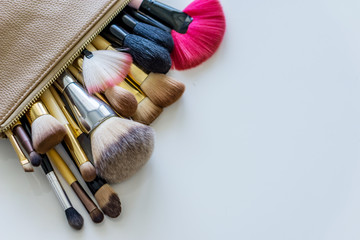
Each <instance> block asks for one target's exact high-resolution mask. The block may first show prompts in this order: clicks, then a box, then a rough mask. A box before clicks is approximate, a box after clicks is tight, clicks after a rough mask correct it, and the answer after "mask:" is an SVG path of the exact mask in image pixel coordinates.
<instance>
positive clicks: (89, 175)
mask: <svg viewBox="0 0 360 240" xmlns="http://www.w3.org/2000/svg"><path fill="white" fill-rule="evenodd" d="M79 169H80V173H81V176H82V177H83V179H84V180H85V181H86V182H91V181H93V180H94V179H95V178H96V170H95V167H94V165H92V164H91V163H90V162H85V163H83V164H81V165H80V167H79Z"/></svg>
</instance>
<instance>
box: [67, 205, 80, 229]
mask: <svg viewBox="0 0 360 240" xmlns="http://www.w3.org/2000/svg"><path fill="white" fill-rule="evenodd" d="M65 215H66V218H67V220H68V222H69V225H70V226H72V227H73V228H75V229H77V230H79V229H81V228H82V226H83V224H84V219H83V217H82V216H81V215H80V213H78V212H77V211H76V209H75V208H73V207H70V208H68V209H66V210H65Z"/></svg>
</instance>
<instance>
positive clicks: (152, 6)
mask: <svg viewBox="0 0 360 240" xmlns="http://www.w3.org/2000/svg"><path fill="white" fill-rule="evenodd" d="M139 10H140V11H142V12H144V13H146V14H148V15H150V16H151V17H153V18H155V19H159V20H160V21H162V22H163V23H164V24H165V25H168V26H169V27H170V28H172V29H174V30H175V31H177V32H179V33H186V32H187V29H188V27H189V24H190V23H191V22H192V17H190V16H189V15H187V14H186V13H184V12H182V11H180V10H178V9H176V8H173V7H170V6H168V5H166V4H163V3H161V2H157V1H154V0H143V2H142V3H141V5H140V8H139Z"/></svg>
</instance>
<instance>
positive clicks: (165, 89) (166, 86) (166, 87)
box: [92, 36, 185, 107]
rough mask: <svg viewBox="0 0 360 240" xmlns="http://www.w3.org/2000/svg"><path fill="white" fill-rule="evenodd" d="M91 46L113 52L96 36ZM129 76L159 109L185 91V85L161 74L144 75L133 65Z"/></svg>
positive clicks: (169, 103)
mask: <svg viewBox="0 0 360 240" xmlns="http://www.w3.org/2000/svg"><path fill="white" fill-rule="evenodd" d="M92 44H93V45H94V46H95V47H96V48H97V49H101V50H115V49H114V48H113V47H112V46H111V43H110V42H109V41H107V40H106V39H105V38H103V37H101V36H96V37H95V39H94V40H93V41H92ZM130 76H131V78H132V79H133V80H135V82H136V83H137V84H138V86H139V87H140V88H141V90H142V91H143V92H144V93H145V94H146V95H147V96H148V97H149V98H150V99H151V101H152V102H153V103H154V104H156V105H157V106H160V107H167V106H169V105H171V104H172V103H174V102H175V101H176V100H178V99H179V98H180V97H181V95H182V94H183V92H184V91H185V85H184V84H183V83H182V82H179V81H176V80H175V79H173V78H170V77H168V76H166V75H165V74H161V73H149V74H146V73H145V72H143V71H142V70H141V69H140V68H138V67H137V66H136V65H135V64H132V65H131V68H130Z"/></svg>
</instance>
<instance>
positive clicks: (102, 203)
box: [55, 144, 121, 218]
mask: <svg viewBox="0 0 360 240" xmlns="http://www.w3.org/2000/svg"><path fill="white" fill-rule="evenodd" d="M62 146H63V147H64V148H65V150H66V153H67V154H68V155H67V157H69V158H71V159H72V160H73V161H74V159H73V158H72V157H71V155H70V154H69V149H68V147H67V146H66V145H64V144H63V145H62ZM60 147H61V146H60V145H58V146H56V147H55V148H56V149H57V150H58V152H59V154H60V155H61V154H65V153H64V152H63V151H60V150H59V148H60ZM88 147H89V145H85V146H84V148H88ZM86 152H87V151H86ZM62 157H63V159H67V158H66V157H65V156H62ZM88 157H89V158H90V157H91V156H90V155H89V156H88ZM86 185H87V186H88V188H89V190H90V192H91V193H92V194H93V195H94V197H95V199H96V202H97V203H98V204H99V207H100V208H101V210H102V211H103V212H104V213H105V214H106V215H107V216H109V217H111V218H116V217H118V216H119V215H120V213H121V202H120V198H119V196H118V195H117V193H116V192H115V191H114V190H113V189H112V187H111V186H110V185H109V184H107V182H106V181H105V180H104V179H102V178H100V177H96V178H95V180H93V181H91V182H86Z"/></svg>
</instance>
